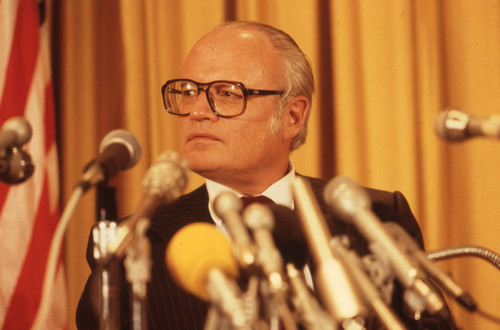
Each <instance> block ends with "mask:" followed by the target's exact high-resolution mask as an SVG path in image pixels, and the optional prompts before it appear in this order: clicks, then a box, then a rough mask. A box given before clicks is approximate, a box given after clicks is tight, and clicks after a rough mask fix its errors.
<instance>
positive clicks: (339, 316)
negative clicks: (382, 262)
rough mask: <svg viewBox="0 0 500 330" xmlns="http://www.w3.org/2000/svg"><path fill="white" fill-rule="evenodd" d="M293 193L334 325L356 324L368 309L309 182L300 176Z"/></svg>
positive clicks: (318, 284)
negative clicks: (334, 244)
mask: <svg viewBox="0 0 500 330" xmlns="http://www.w3.org/2000/svg"><path fill="white" fill-rule="evenodd" d="M292 190H293V194H294V199H295V205H296V206H297V210H298V213H299V219H300V222H301V224H302V229H303V231H304V234H305V237H306V240H307V242H308V245H309V250H310V252H311V257H312V259H313V261H314V263H315V265H316V268H315V272H314V284H315V288H316V289H317V291H318V292H319V295H320V297H321V300H322V301H323V303H324V304H325V307H326V309H327V310H328V312H329V313H330V315H331V316H332V318H333V319H334V321H335V322H338V323H342V322H344V321H351V320H352V321H355V319H357V318H358V317H361V316H364V314H365V308H364V306H362V304H361V302H360V299H359V297H358V295H357V294H356V292H355V290H354V286H353V283H352V282H351V280H350V279H349V276H348V274H347V272H346V269H345V268H344V265H343V264H342V263H341V262H340V260H339V258H338V257H337V256H335V255H334V254H333V251H332V249H330V245H329V244H330V240H331V233H330V231H329V229H328V227H327V224H326V221H325V219H324V217H323V214H322V213H321V209H320V207H319V205H318V202H317V201H316V199H315V197H314V193H313V191H312V188H311V186H310V184H309V182H307V181H306V180H305V179H304V178H302V177H300V176H297V177H295V180H294V182H293V184H292Z"/></svg>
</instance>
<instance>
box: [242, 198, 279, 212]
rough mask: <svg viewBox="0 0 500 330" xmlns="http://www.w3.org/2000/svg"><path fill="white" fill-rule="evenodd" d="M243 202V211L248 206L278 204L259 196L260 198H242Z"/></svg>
mask: <svg viewBox="0 0 500 330" xmlns="http://www.w3.org/2000/svg"><path fill="white" fill-rule="evenodd" d="M241 202H242V203H243V209H244V208H246V207H247V206H248V205H250V204H253V203H261V204H276V203H274V202H273V200H272V199H270V198H269V197H266V196H263V195H259V196H242V197H241Z"/></svg>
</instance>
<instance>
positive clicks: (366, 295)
mask: <svg viewBox="0 0 500 330" xmlns="http://www.w3.org/2000/svg"><path fill="white" fill-rule="evenodd" d="M343 238H344V237H339V236H337V237H335V238H333V239H332V240H331V241H330V247H331V248H332V249H333V250H335V251H336V252H337V254H338V256H339V257H340V259H341V260H342V262H344V264H345V266H346V268H347V270H348V272H349V274H350V275H351V276H352V278H353V279H354V283H355V285H356V287H358V288H359V291H360V295H361V296H362V297H363V299H364V301H365V302H366V304H367V305H369V306H370V307H371V308H372V310H373V311H374V312H375V314H376V315H377V317H378V318H379V320H380V321H381V322H382V324H383V325H384V326H385V328H386V329H394V330H396V329H397V330H403V329H406V328H405V326H404V325H403V323H402V322H401V320H400V319H399V318H398V317H397V316H396V314H395V313H394V312H393V311H392V310H391V309H390V308H389V306H387V305H386V303H385V302H384V300H383V299H382V297H381V294H380V293H379V291H378V290H377V288H376V286H375V285H374V284H373V282H372V281H371V280H370V278H369V276H368V274H367V273H366V272H365V271H364V269H363V266H362V261H361V258H359V256H358V255H357V254H356V252H354V251H353V250H349V249H348V248H346V247H345V246H344V243H343V242H342V239H343Z"/></svg>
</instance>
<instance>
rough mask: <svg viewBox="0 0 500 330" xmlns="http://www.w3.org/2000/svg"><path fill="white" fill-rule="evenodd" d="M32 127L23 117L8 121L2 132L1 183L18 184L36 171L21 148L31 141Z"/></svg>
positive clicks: (0, 144)
mask: <svg viewBox="0 0 500 330" xmlns="http://www.w3.org/2000/svg"><path fill="white" fill-rule="evenodd" d="M31 134H32V130H31V125H30V123H29V122H28V121H27V120H26V119H24V118H23V117H12V118H10V119H8V120H7V121H6V122H5V123H4V124H3V126H2V129H1V130H0V181H1V182H4V183H7V184H18V183H21V182H24V181H26V180H27V179H28V178H29V177H31V175H32V174H33V171H34V170H35V166H34V165H33V163H32V161H31V156H30V154H29V153H27V152H25V151H23V150H21V146H22V145H23V144H25V143H27V142H28V141H29V140H30V139H31Z"/></svg>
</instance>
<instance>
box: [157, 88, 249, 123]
mask: <svg viewBox="0 0 500 330" xmlns="http://www.w3.org/2000/svg"><path fill="white" fill-rule="evenodd" d="M200 91H205V92H206V93H207V97H208V100H209V102H210V106H211V107H212V109H213V110H214V111H215V112H216V113H217V114H220V115H223V116H233V115H238V114H240V113H241V112H242V111H243V108H244V106H245V94H244V92H243V90H242V88H241V87H240V86H238V85H237V84H234V83H230V82H215V83H212V84H209V85H208V86H207V87H199V88H198V86H197V85H196V84H195V83H194V82H192V81H188V80H181V81H174V82H172V83H170V84H169V85H168V86H167V87H166V88H165V94H166V95H165V98H166V101H167V102H166V103H167V106H168V108H169V110H170V111H172V112H174V113H178V114H188V113H190V112H191V110H192V107H193V105H194V104H195V103H196V101H197V100H198V97H199V94H200Z"/></svg>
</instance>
